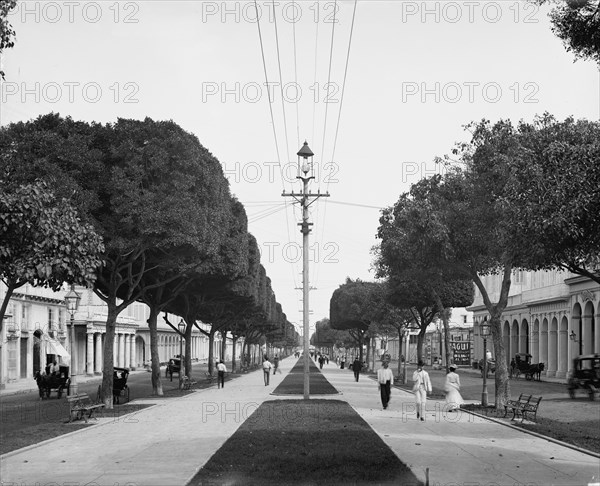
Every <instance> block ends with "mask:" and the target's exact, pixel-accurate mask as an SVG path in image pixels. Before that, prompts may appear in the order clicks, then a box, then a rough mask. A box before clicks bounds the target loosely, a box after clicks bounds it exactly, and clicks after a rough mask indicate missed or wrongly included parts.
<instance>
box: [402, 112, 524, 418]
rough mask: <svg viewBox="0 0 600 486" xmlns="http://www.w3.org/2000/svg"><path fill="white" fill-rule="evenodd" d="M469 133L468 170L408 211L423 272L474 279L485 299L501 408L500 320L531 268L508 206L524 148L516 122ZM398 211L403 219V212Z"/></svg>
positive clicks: (453, 173)
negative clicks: (490, 278)
mask: <svg viewBox="0 0 600 486" xmlns="http://www.w3.org/2000/svg"><path fill="white" fill-rule="evenodd" d="M469 128H472V133H473V135H472V139H471V141H470V142H468V143H465V144H461V145H459V146H458V147H457V148H456V149H455V151H454V153H455V154H457V155H458V156H459V158H460V161H461V162H462V163H463V164H464V166H465V170H461V169H459V168H450V169H449V170H448V171H447V172H446V173H445V174H444V175H443V176H442V175H436V176H433V177H431V178H427V179H423V180H422V181H420V182H419V183H417V184H415V185H413V187H411V190H410V194H409V195H408V196H405V198H406V199H412V200H413V201H414V202H413V203H411V204H410V206H411V208H412V209H413V210H414V211H415V212H417V213H418V214H419V217H415V218H413V221H418V222H419V223H418V224H414V225H411V226H409V227H408V228H409V231H410V235H409V237H410V238H411V240H412V241H414V242H415V245H414V246H415V247H418V246H422V248H423V250H422V254H423V256H427V258H420V261H422V262H423V261H425V260H426V261H427V262H428V264H427V266H426V267H424V268H426V269H438V270H440V269H441V270H442V274H444V275H448V274H454V275H455V276H456V277H458V278H463V279H467V278H468V279H471V280H472V281H473V282H474V283H475V285H476V286H477V288H478V289H479V291H480V292H481V295H482V298H483V301H484V303H485V305H486V308H487V310H488V312H489V313H490V322H491V329H492V337H493V341H494V348H495V355H496V359H497V368H496V406H497V407H500V406H502V405H503V404H504V403H505V402H506V400H508V399H509V397H510V387H509V382H508V370H507V359H506V350H505V348H504V340H503V338H502V328H501V315H502V312H503V311H504V309H505V308H506V305H507V303H508V292H509V289H510V276H511V272H512V270H513V268H526V267H527V264H528V263H529V262H528V261H527V256H528V255H527V251H526V249H527V246H528V242H525V241H524V240H523V239H522V238H520V235H519V233H518V231H517V230H516V228H515V225H514V220H513V219H512V218H511V213H510V211H508V210H507V207H506V204H505V200H504V196H505V189H506V185H507V182H508V181H509V180H510V177H511V176H512V170H513V163H512V162H513V161H514V159H515V157H517V155H518V151H519V146H518V143H517V139H516V136H515V130H514V128H513V126H512V125H511V124H510V122H504V121H501V122H498V123H496V124H495V125H493V126H490V124H489V123H488V122H486V121H483V122H481V123H479V124H473V125H472V126H470V127H469ZM399 206H400V208H399V211H400V210H401V207H402V206H403V205H402V204H400V205H399ZM423 227H426V231H425V232H424V231H423ZM419 242H420V243H419ZM490 273H494V274H497V273H500V274H501V275H502V285H501V289H500V292H499V294H498V295H497V297H494V298H495V302H494V301H492V299H491V298H490V294H489V293H488V290H487V289H486V288H485V286H484V285H483V283H482V281H481V278H480V275H485V274H490Z"/></svg>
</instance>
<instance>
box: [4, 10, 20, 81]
mask: <svg viewBox="0 0 600 486" xmlns="http://www.w3.org/2000/svg"><path fill="white" fill-rule="evenodd" d="M16 6H17V0H4V1H3V2H0V56H1V55H2V51H3V50H4V49H10V48H12V47H13V46H14V45H15V35H16V32H15V30H14V29H13V26H12V25H11V24H10V22H9V21H8V20H7V17H8V13H9V12H10V11H11V10H13V9H14V8H15V7H16ZM0 77H1V78H2V79H3V80H4V71H2V70H0Z"/></svg>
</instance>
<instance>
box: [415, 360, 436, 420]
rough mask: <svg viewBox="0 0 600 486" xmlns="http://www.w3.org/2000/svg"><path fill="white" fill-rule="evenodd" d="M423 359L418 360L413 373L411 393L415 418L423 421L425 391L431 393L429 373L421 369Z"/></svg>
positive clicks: (425, 403)
mask: <svg viewBox="0 0 600 486" xmlns="http://www.w3.org/2000/svg"><path fill="white" fill-rule="evenodd" d="M423 364H424V363H423V361H420V360H419V362H418V364H417V369H416V370H415V372H414V373H413V381H414V384H413V393H414V394H415V401H416V403H417V419H419V418H420V419H421V422H424V421H425V409H426V407H427V392H429V393H431V391H432V388H431V380H430V379H429V373H427V371H425V370H424V369H423Z"/></svg>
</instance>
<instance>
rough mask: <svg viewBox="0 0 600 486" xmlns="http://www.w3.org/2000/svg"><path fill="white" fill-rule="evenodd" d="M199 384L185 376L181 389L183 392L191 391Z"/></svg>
mask: <svg viewBox="0 0 600 486" xmlns="http://www.w3.org/2000/svg"><path fill="white" fill-rule="evenodd" d="M197 383H198V382H197V381H194V380H191V379H190V378H189V376H184V377H183V380H182V382H181V388H182V389H183V390H191V389H192V388H193V387H194V385H196V384H197Z"/></svg>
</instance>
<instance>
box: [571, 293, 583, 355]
mask: <svg viewBox="0 0 600 486" xmlns="http://www.w3.org/2000/svg"><path fill="white" fill-rule="evenodd" d="M581 330H582V322H581V305H580V304H579V302H577V303H576V304H575V305H574V306H573V313H572V317H571V331H570V332H569V334H571V333H573V334H572V335H573V337H574V338H575V342H574V344H573V357H575V356H579V355H580V354H583V345H582V342H583V340H582V339H581V334H582V333H581Z"/></svg>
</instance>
